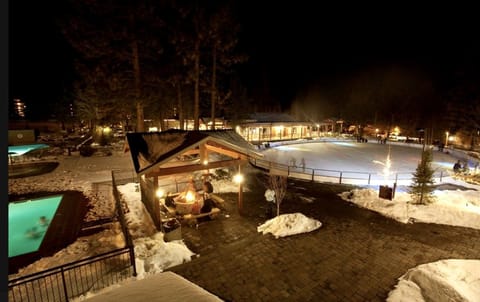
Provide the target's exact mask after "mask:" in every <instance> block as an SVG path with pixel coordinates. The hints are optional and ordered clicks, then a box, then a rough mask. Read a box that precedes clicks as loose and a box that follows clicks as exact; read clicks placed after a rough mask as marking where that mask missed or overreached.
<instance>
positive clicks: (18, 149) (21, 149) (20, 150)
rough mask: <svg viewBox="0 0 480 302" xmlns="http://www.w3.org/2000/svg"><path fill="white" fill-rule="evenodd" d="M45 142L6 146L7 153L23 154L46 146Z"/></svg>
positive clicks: (13, 154)
mask: <svg viewBox="0 0 480 302" xmlns="http://www.w3.org/2000/svg"><path fill="white" fill-rule="evenodd" d="M48 147H49V146H48V145H46V144H31V145H21V146H8V154H9V155H12V156H20V155H24V154H25V153H28V152H30V151H33V150H39V149H44V148H48Z"/></svg>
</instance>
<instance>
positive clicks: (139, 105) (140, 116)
mask: <svg viewBox="0 0 480 302" xmlns="http://www.w3.org/2000/svg"><path fill="white" fill-rule="evenodd" d="M132 65H133V76H134V79H135V107H136V110H137V129H136V132H144V131H145V122H144V120H145V117H144V112H143V102H142V101H141V100H140V62H139V57H138V44H137V40H136V39H134V40H133V41H132Z"/></svg>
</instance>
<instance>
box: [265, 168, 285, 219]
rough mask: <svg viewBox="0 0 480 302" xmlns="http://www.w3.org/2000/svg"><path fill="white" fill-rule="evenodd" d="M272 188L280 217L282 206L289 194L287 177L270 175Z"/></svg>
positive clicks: (269, 182)
mask: <svg viewBox="0 0 480 302" xmlns="http://www.w3.org/2000/svg"><path fill="white" fill-rule="evenodd" d="M268 184H269V186H270V188H271V189H272V190H273V191H274V192H275V203H276V205H277V216H278V215H280V204H281V203H282V201H283V199H284V198H285V195H286V194H287V177H286V176H282V175H273V174H270V177H269V179H268Z"/></svg>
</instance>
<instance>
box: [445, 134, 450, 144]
mask: <svg viewBox="0 0 480 302" xmlns="http://www.w3.org/2000/svg"><path fill="white" fill-rule="evenodd" d="M449 135H450V133H448V131H447V132H445V147H447V146H448V136H449Z"/></svg>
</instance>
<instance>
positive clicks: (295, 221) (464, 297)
mask: <svg viewBox="0 0 480 302" xmlns="http://www.w3.org/2000/svg"><path fill="white" fill-rule="evenodd" d="M322 144H323V146H322V147H321V148H323V149H325V150H323V149H322V151H321V152H320V149H318V150H315V149H313V148H317V147H314V146H313V145H315V144H308V145H307V144H305V145H298V146H291V148H290V149H289V153H288V154H287V155H285V154H283V155H281V154H276V155H274V156H272V155H271V156H270V158H271V159H277V160H278V162H281V163H283V162H285V163H287V162H288V161H289V159H290V157H292V156H294V157H301V156H305V154H306V153H295V152H298V150H299V149H302V148H303V149H305V150H306V152H307V153H309V156H308V157H306V156H305V159H306V166H307V167H310V166H311V165H321V166H322V167H323V168H331V169H336V170H340V169H342V168H345V169H348V170H352V167H357V166H358V165H359V163H358V162H359V160H358V158H357V156H361V158H364V159H368V162H370V161H373V160H382V159H384V157H385V154H386V153H385V152H386V149H385V148H383V149H382V148H369V147H367V145H368V144H364V145H362V146H361V147H359V148H355V146H351V145H348V144H350V143H347V145H344V146H343V148H347V150H354V152H352V153H351V154H350V153H349V152H345V149H339V147H338V146H341V144H335V145H333V144H328V145H326V144H325V143H322ZM353 144H354V143H352V145H353ZM411 149H412V148H410V149H408V148H400V149H398V150H397V149H396V148H392V150H395V151H394V152H393V153H392V154H394V156H392V159H393V162H394V163H395V161H397V160H398V161H399V163H402V164H400V165H398V166H395V165H394V167H398V169H400V167H405V165H406V163H408V159H406V158H410V163H409V164H408V165H409V167H410V168H411V167H414V166H415V165H416V164H417V157H418V156H417V155H418V154H416V153H415V157H413V158H414V159H413V161H412V154H411V151H408V152H407V151H406V150H411ZM270 150H273V148H272V149H270ZM295 150H297V151H295ZM326 150H330V152H327V151H326ZM361 150H364V151H363V152H362V151H361ZM402 150H403V151H402ZM270 152H273V151H270ZM444 156H446V155H441V157H442V158H441V160H437V163H439V165H441V162H442V161H445V163H446V164H444V165H445V166H449V165H450V164H452V165H453V162H455V159H452V158H449V157H444ZM267 158H268V157H267ZM55 160H58V161H59V162H60V165H59V167H58V168H57V169H56V170H55V171H53V172H51V173H49V174H47V175H42V176H34V177H28V178H23V179H9V193H27V192H34V191H40V190H47V191H62V190H69V189H71V190H80V191H84V192H86V195H87V196H89V198H91V201H92V205H93V206H94V207H93V208H92V210H91V212H92V213H90V215H93V216H95V215H98V216H100V217H102V215H103V213H102V211H103V210H102V209H103V207H104V206H105V205H103V204H102V202H104V199H102V198H95V196H90V195H89V194H91V183H92V182H93V181H108V180H110V179H111V170H113V169H123V170H125V169H128V168H129V167H131V159H130V157H129V154H123V153H121V152H117V153H116V154H114V155H113V156H111V157H110V158H109V160H105V158H104V157H92V158H83V157H79V156H71V157H70V156H59V157H57V158H55ZM349 161H352V162H351V163H349ZM412 162H413V164H412ZM332 165H333V166H332ZM408 165H407V166H408ZM412 165H413V166H412ZM359 167H360V168H361V169H362V171H368V170H369V169H379V167H378V166H376V165H372V164H366V166H359ZM413 170H414V169H413ZM52 179H53V180H54V181H52ZM213 186H214V187H215V188H219V189H220V188H221V192H229V191H230V192H236V191H237V189H238V186H237V185H236V184H233V183H231V182H229V181H225V180H224V181H222V183H221V184H220V183H217V184H215V183H213ZM469 187H470V188H472V189H475V190H463V191H461V190H445V191H436V192H435V196H436V202H434V203H432V204H429V205H425V206H416V205H413V204H411V203H410V202H408V201H409V196H408V194H407V193H405V192H397V193H396V196H395V198H394V200H393V201H387V200H384V199H379V198H378V195H377V193H376V191H374V190H373V189H371V188H368V187H366V188H363V189H357V190H353V191H351V192H344V193H342V194H341V196H342V198H344V199H345V200H348V201H349V202H352V203H355V204H357V205H358V206H361V207H365V208H368V209H370V210H373V211H377V212H379V213H381V214H383V215H385V216H387V217H390V218H392V219H396V220H399V221H402V222H404V223H414V222H415V221H422V222H426V223H441V224H449V225H457V226H462V227H470V228H476V229H480V193H479V192H478V191H477V190H478V189H479V188H480V187H478V186H469ZM119 190H120V192H121V193H122V195H123V197H124V198H125V201H126V202H127V204H128V207H129V209H130V212H129V213H128V216H127V220H128V223H129V225H130V226H131V230H132V233H133V234H134V237H135V239H134V240H135V241H134V242H135V245H136V247H135V254H136V257H137V259H136V263H137V264H141V265H139V266H137V267H140V270H139V275H138V276H137V277H136V278H131V279H130V280H128V281H127V284H128V283H132V284H138V288H139V289H141V290H143V291H142V292H143V293H146V292H148V287H146V288H142V286H145V283H141V282H137V281H138V280H141V279H144V278H147V277H151V276H152V275H156V274H158V273H160V272H162V271H163V270H165V269H166V268H168V267H170V266H172V265H176V264H179V263H182V262H185V261H189V260H190V259H191V258H192V257H194V256H195V255H194V254H193V253H192V252H191V251H190V250H189V249H188V248H187V247H186V246H185V244H184V243H183V241H181V240H178V241H172V242H165V241H164V240H163V234H162V233H158V232H156V231H155V230H154V229H153V226H152V225H151V221H150V220H149V219H148V216H145V209H143V208H142V207H143V204H142V203H140V202H138V200H139V198H140V193H139V192H137V191H136V189H135V186H134V185H133V184H126V185H124V186H120V187H119ZM219 192H220V191H219ZM136 201H137V202H136ZM303 215H304V214H301V213H294V214H291V215H286V216H281V217H277V218H276V219H275V218H274V219H272V220H269V221H267V222H265V224H264V225H263V226H262V227H259V231H262V232H263V233H268V232H270V233H272V234H273V235H274V236H277V237H282V236H291V235H295V234H300V233H308V232H311V231H312V230H313V229H315V228H319V227H321V222H319V221H315V220H310V219H309V218H307V217H305V216H303ZM320 231H321V230H320ZM120 245H123V236H122V235H121V231H120V229H116V228H113V229H109V230H105V231H104V232H102V233H98V234H95V235H92V236H89V237H82V238H79V239H78V240H77V241H76V242H74V243H73V244H71V245H70V246H68V247H67V248H65V249H63V250H61V251H59V252H58V253H56V254H55V255H54V256H52V257H47V258H44V259H41V260H39V261H37V262H35V263H33V264H31V265H30V266H28V267H26V268H24V269H23V270H22V273H23V274H28V273H33V272H36V271H41V270H43V269H46V268H49V267H53V266H57V265H60V264H63V263H68V262H71V261H75V260H78V259H82V258H84V257H88V256H90V255H92V253H93V252H95V254H98V253H101V252H103V251H108V250H112V249H114V248H118V247H120ZM479 289H480V260H462V259H444V260H441V261H438V262H435V263H427V264H423V265H420V266H418V267H415V268H412V269H410V270H409V271H408V272H406V273H405V275H404V276H401V277H400V278H399V282H398V284H397V285H396V287H395V289H394V290H392V291H391V292H390V294H389V298H388V301H389V302H395V301H452V300H455V301H467V302H469V301H472V302H473V301H480V290H479ZM114 292H115V291H111V295H114V294H113V293H114ZM93 295H95V294H93V293H89V294H87V295H86V296H83V297H80V298H78V300H82V299H85V298H87V297H91V296H93ZM450 297H451V299H449V298H450ZM117 301H121V299H118V300H117Z"/></svg>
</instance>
